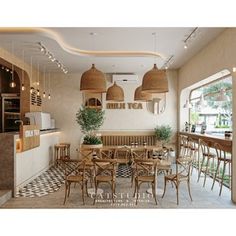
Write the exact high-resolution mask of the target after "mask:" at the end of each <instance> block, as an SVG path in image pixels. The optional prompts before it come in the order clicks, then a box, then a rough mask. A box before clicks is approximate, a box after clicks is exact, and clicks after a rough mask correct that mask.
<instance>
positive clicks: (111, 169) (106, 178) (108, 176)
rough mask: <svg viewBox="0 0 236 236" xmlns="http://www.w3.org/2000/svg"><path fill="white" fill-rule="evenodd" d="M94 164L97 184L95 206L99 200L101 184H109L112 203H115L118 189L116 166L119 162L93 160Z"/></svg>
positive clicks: (113, 160)
mask: <svg viewBox="0 0 236 236" xmlns="http://www.w3.org/2000/svg"><path fill="white" fill-rule="evenodd" d="M93 163H94V171H95V177H94V183H95V197H94V202H93V204H95V202H96V199H97V190H98V186H99V184H101V183H108V184H109V185H110V186H111V190H112V201H113V203H114V194H115V188H116V166H117V162H116V160H115V159H93Z"/></svg>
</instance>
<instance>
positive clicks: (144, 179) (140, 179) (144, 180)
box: [136, 176, 155, 182]
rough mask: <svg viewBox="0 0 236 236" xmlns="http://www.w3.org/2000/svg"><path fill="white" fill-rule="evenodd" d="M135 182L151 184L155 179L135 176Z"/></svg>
mask: <svg viewBox="0 0 236 236" xmlns="http://www.w3.org/2000/svg"><path fill="white" fill-rule="evenodd" d="M136 180H137V181H142V182H153V181H154V180H155V177H154V176H137V177H136Z"/></svg>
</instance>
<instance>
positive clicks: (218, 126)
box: [215, 125, 230, 128]
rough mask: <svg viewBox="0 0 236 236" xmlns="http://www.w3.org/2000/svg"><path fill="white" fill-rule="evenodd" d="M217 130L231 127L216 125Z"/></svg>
mask: <svg viewBox="0 0 236 236" xmlns="http://www.w3.org/2000/svg"><path fill="white" fill-rule="evenodd" d="M215 128H230V126H229V125H216V126H215Z"/></svg>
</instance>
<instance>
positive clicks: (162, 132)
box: [155, 125, 172, 146]
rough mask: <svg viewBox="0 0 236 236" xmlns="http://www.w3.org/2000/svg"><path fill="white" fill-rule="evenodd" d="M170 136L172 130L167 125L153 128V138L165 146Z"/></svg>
mask: <svg viewBox="0 0 236 236" xmlns="http://www.w3.org/2000/svg"><path fill="white" fill-rule="evenodd" d="M171 135H172V128H171V127H170V126H169V125H161V126H157V127H156V128H155V136H156V139H157V141H159V142H160V143H161V145H162V146H165V144H166V143H168V142H169V141H170V138H171Z"/></svg>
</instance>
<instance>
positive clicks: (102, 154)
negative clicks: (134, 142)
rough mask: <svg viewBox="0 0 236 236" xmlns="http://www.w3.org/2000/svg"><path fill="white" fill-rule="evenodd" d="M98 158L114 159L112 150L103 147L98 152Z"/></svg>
mask: <svg viewBox="0 0 236 236" xmlns="http://www.w3.org/2000/svg"><path fill="white" fill-rule="evenodd" d="M97 155H98V157H99V158H100V159H113V158H114V148H109V147H104V148H100V149H99V150H98V154H97Z"/></svg>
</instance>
